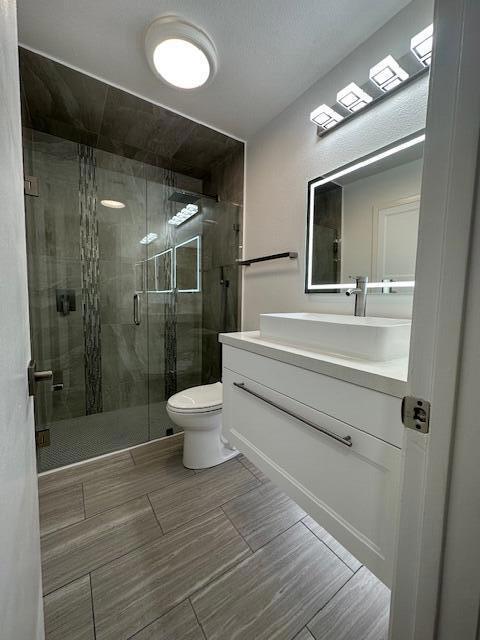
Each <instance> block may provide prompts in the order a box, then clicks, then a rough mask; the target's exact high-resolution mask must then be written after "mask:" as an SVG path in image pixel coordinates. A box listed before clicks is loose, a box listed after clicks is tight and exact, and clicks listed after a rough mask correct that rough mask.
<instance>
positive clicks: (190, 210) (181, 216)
mask: <svg viewBox="0 0 480 640" xmlns="http://www.w3.org/2000/svg"><path fill="white" fill-rule="evenodd" d="M196 213H198V207H197V205H196V204H187V206H186V207H184V208H183V209H182V210H181V211H179V212H178V213H177V214H176V215H174V216H173V218H170V220H169V221H168V224H172V225H174V226H175V227H178V226H179V225H181V224H183V223H184V222H186V221H187V220H188V219H189V218H191V217H192V216H194V215H195V214H196Z"/></svg>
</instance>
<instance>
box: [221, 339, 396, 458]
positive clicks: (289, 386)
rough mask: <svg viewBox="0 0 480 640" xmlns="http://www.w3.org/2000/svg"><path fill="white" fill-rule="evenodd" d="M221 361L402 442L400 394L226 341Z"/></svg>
mask: <svg viewBox="0 0 480 640" xmlns="http://www.w3.org/2000/svg"><path fill="white" fill-rule="evenodd" d="M223 365H224V367H226V368H228V369H230V370H231V371H236V372H237V373H240V374H242V375H245V376H247V377H249V378H251V379H252V380H256V381H257V382H259V383H260V384H263V385H264V386H266V387H270V388H271V389H274V390H275V391H278V392H280V393H283V394H285V395H286V396H290V397H291V398H295V400H298V401H299V402H302V403H304V404H306V405H309V406H310V407H312V408H314V409H317V410H318V411H322V412H323V413H326V414H328V415H330V416H332V417H334V418H338V419H339V420H341V421H342V422H347V423H348V424H350V425H352V426H354V427H357V428H358V429H362V430H363V431H365V432H367V433H370V434H371V435H374V436H376V437H377V438H381V439H382V440H385V442H389V443H390V444H393V445H394V446H396V447H401V446H402V439H403V425H402V421H401V417H400V405H401V400H400V398H396V397H394V396H389V395H387V394H385V393H380V392H378V391H373V390H372V389H367V388H365V387H360V386H358V385H355V384H351V383H350V382H345V381H344V380H339V379H338V378H331V377H330V376H326V375H322V374H321V373H315V372H314V371H308V370H307V369H301V368H300V367H295V366H293V365H291V364H286V363H284V362H279V361H278V360H273V359H272V358H266V357H265V356H260V355H258V354H256V353H250V352H248V351H244V350H242V349H236V348H235V347H229V346H226V345H224V346H223Z"/></svg>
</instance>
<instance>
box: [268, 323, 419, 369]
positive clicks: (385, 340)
mask: <svg viewBox="0 0 480 640" xmlns="http://www.w3.org/2000/svg"><path fill="white" fill-rule="evenodd" d="M410 326H411V322H410V320H397V319H395V318H375V317H367V318H357V317H355V316H343V315H333V314H326V313H265V314H262V315H260V336H261V338H262V339H265V340H273V341H275V342H280V343H283V344H290V345H292V346H298V347H303V348H307V349H311V350H313V351H320V352H327V353H336V354H340V355H345V356H349V357H353V358H362V359H364V360H377V361H379V360H381V361H384V360H393V359H394V358H401V357H405V356H408V350H409V344H410Z"/></svg>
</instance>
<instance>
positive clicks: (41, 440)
mask: <svg viewBox="0 0 480 640" xmlns="http://www.w3.org/2000/svg"><path fill="white" fill-rule="evenodd" d="M35 444H36V445H37V449H41V448H42V447H49V446H50V429H42V430H41V431H35Z"/></svg>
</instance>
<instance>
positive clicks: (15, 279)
mask: <svg viewBox="0 0 480 640" xmlns="http://www.w3.org/2000/svg"><path fill="white" fill-rule="evenodd" d="M21 149H22V146H21V128H20V89H19V79H18V60H17V25H16V4H15V1H14V0H3V1H2V2H1V3H0V217H1V218H0V219H1V233H0V300H1V305H2V320H1V325H0V327H1V328H0V363H1V366H0V629H1V630H0V635H1V637H2V640H37V639H41V638H43V635H44V634H43V614H42V598H41V595H42V591H41V573H40V534H39V526H38V495H37V473H36V461H35V444H34V423H33V402H32V400H31V399H30V398H29V396H28V388H27V364H28V361H29V359H30V336H29V324H28V298H27V268H26V255H25V225H24V218H25V216H24V208H23V177H22V174H23V171H22V155H21Z"/></svg>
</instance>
